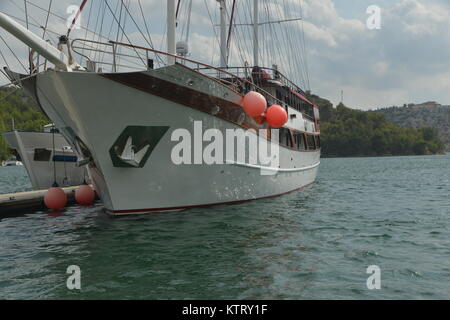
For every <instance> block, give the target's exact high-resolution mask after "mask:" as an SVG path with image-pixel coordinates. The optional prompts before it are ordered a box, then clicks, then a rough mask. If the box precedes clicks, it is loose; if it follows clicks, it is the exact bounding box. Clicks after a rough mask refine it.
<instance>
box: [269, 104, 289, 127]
mask: <svg viewBox="0 0 450 320" xmlns="http://www.w3.org/2000/svg"><path fill="white" fill-rule="evenodd" d="M266 119H267V123H268V124H269V125H270V126H271V127H273V128H279V127H282V126H283V125H284V124H285V123H286V122H287V120H288V114H287V112H286V110H284V108H283V107H281V106H279V105H277V104H274V105H272V106H270V107H269V108H268V109H267V112H266Z"/></svg>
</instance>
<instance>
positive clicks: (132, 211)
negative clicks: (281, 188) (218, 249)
mask: <svg viewBox="0 0 450 320" xmlns="http://www.w3.org/2000/svg"><path fill="white" fill-rule="evenodd" d="M313 183H314V182H311V183H308V184H305V185H304V186H301V187H299V188H296V189H293V190H290V191H287V192H283V193H279V194H275V195H270V196H264V197H260V198H253V199H246V200H236V201H228V202H216V203H209V204H198V205H193V206H184V207H168V208H152V209H131V210H109V209H106V210H107V211H109V212H111V213H145V212H153V211H174V210H185V209H193V208H203V207H212V206H221V205H232V204H239V203H244V202H248V201H253V200H261V199H269V198H275V197H279V196H282V195H285V194H288V193H292V192H295V191H299V190H301V189H304V188H306V187H308V186H310V185H312V184H313Z"/></svg>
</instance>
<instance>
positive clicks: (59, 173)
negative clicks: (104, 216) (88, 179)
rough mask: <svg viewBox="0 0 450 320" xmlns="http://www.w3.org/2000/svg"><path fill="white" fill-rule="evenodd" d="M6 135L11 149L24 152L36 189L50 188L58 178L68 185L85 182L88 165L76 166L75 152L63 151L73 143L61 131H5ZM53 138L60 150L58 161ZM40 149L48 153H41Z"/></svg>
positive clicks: (22, 155)
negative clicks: (54, 155) (85, 168)
mask: <svg viewBox="0 0 450 320" xmlns="http://www.w3.org/2000/svg"><path fill="white" fill-rule="evenodd" d="M2 136H3V138H4V139H5V140H6V141H7V143H8V145H9V146H10V148H12V149H15V150H16V151H17V152H18V154H19V155H20V157H21V160H22V163H23V164H24V165H25V168H26V170H27V173H28V177H29V178H30V182H31V185H32V187H33V189H34V190H43V189H48V188H50V187H51V186H52V185H53V183H54V182H55V181H56V183H58V184H59V185H60V186H64V187H66V186H76V185H80V184H82V183H83V181H84V177H85V175H84V168H79V167H77V166H76V155H75V154H74V153H73V151H70V152H69V151H68V152H62V149H63V148H64V147H68V146H69V144H68V143H67V142H66V141H65V139H64V137H63V136H62V135H61V134H59V133H55V134H54V136H53V134H52V133H49V132H35V131H18V130H15V131H9V132H4V133H2ZM53 138H54V143H55V150H56V151H57V152H56V157H55V162H53V161H52V160H53V159H52V156H53V151H52V150H53ZM37 150H41V151H44V152H41V153H39V152H37ZM39 157H40V158H39ZM55 174H56V176H55Z"/></svg>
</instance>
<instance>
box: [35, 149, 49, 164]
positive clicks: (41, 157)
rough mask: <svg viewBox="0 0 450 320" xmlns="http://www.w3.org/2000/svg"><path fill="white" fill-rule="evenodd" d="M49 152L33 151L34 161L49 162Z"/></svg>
mask: <svg viewBox="0 0 450 320" xmlns="http://www.w3.org/2000/svg"><path fill="white" fill-rule="evenodd" d="M51 154H52V151H51V150H47V149H41V148H39V149H34V161H50V156H51Z"/></svg>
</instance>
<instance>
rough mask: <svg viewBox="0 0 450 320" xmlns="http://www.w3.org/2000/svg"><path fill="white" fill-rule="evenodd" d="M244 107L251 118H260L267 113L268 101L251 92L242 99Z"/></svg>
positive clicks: (260, 95)
mask: <svg viewBox="0 0 450 320" xmlns="http://www.w3.org/2000/svg"><path fill="white" fill-rule="evenodd" d="M242 107H243V108H244V111H245V113H246V114H248V115H249V116H251V117H258V116H260V115H261V114H263V113H264V111H266V107H267V101H266V98H264V96H263V95H262V94H260V93H258V92H256V91H250V92H249V93H247V94H246V95H245V96H244V98H243V99H242Z"/></svg>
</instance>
